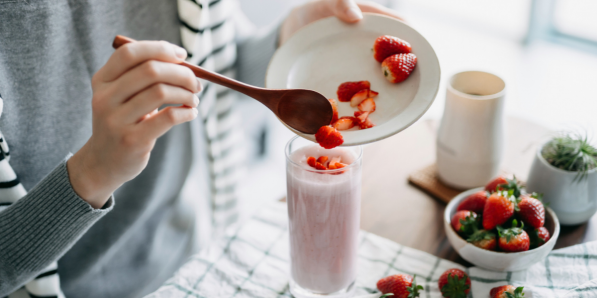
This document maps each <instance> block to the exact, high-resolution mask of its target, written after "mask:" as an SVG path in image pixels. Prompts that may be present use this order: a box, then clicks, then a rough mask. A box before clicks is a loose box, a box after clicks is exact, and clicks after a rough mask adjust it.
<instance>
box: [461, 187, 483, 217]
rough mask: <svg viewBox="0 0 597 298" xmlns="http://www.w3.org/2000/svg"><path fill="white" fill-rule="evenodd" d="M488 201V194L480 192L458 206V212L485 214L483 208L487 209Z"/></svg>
mask: <svg viewBox="0 0 597 298" xmlns="http://www.w3.org/2000/svg"><path fill="white" fill-rule="evenodd" d="M486 201H487V192H486V191H484V190H481V191H478V192H476V193H474V194H472V195H470V196H468V197H466V198H465V199H464V200H462V202H460V204H458V208H456V210H458V211H460V210H470V211H473V212H475V213H477V214H481V213H483V208H485V202H486Z"/></svg>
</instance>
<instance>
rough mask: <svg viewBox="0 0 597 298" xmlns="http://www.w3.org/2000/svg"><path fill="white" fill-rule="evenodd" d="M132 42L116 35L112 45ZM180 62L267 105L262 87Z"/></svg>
mask: <svg viewBox="0 0 597 298" xmlns="http://www.w3.org/2000/svg"><path fill="white" fill-rule="evenodd" d="M131 42H136V40H134V39H132V38H128V37H126V36H122V35H116V37H115V38H114V42H113V43H112V47H114V49H118V48H119V47H121V46H122V45H124V44H127V43H131ZM178 64H179V65H182V66H185V67H187V68H189V69H191V70H192V71H193V73H194V74H195V76H197V77H198V78H201V79H204V80H208V81H210V82H212V83H215V84H218V85H222V86H224V87H228V88H230V89H232V90H235V91H238V92H240V93H243V94H245V95H247V96H249V97H252V98H254V99H256V100H258V101H260V102H262V103H264V104H266V105H267V103H266V102H264V101H266V100H265V99H264V98H262V97H261V96H260V95H261V93H262V92H263V91H264V89H262V88H259V87H255V86H251V85H248V84H245V83H242V82H239V81H237V80H233V79H231V78H229V77H226V76H223V75H221V74H218V73H215V72H212V71H209V70H207V69H205V68H203V67H200V66H197V65H193V64H190V63H188V62H186V61H183V62H180V63H178Z"/></svg>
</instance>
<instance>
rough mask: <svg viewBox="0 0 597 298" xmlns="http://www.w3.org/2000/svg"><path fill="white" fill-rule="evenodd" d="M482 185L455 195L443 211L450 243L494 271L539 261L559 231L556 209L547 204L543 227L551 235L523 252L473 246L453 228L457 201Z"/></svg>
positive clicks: (479, 263) (481, 265) (511, 268)
mask: <svg viewBox="0 0 597 298" xmlns="http://www.w3.org/2000/svg"><path fill="white" fill-rule="evenodd" d="M483 189H484V188H483V187H479V188H474V189H471V190H467V191H465V192H463V193H461V194H459V195H458V196H456V197H455V198H454V199H452V201H450V203H449V204H448V206H446V210H445V211H444V229H445V230H446V235H447V236H448V240H449V241H450V244H452V247H453V248H454V249H455V250H456V251H457V252H458V254H459V255H460V256H461V257H462V258H463V259H465V260H467V261H469V262H470V263H472V264H474V265H475V266H478V267H481V268H485V269H489V270H493V271H518V270H524V269H527V268H529V267H530V266H532V265H533V264H535V263H537V262H540V261H542V260H543V259H545V257H546V256H547V255H548V254H549V252H551V250H552V249H553V247H554V246H555V244H556V240H557V239H558V236H559V235H560V222H559V221H558V217H557V216H556V214H555V212H553V210H551V208H549V207H545V227H546V228H547V230H548V231H549V234H550V235H551V238H550V239H549V240H548V241H547V242H545V243H544V244H543V245H541V246H539V247H537V248H534V249H530V250H527V251H522V252H508V253H507V252H497V251H490V250H486V249H482V248H479V247H476V246H474V245H472V244H470V243H468V242H467V241H466V239H463V238H462V237H460V235H458V234H457V233H456V231H454V229H453V228H452V225H451V224H450V221H451V219H452V216H453V215H454V213H456V208H457V207H458V204H459V203H460V201H462V200H463V199H464V198H466V197H468V196H470V195H471V194H473V193H475V192H478V191H480V190H483Z"/></svg>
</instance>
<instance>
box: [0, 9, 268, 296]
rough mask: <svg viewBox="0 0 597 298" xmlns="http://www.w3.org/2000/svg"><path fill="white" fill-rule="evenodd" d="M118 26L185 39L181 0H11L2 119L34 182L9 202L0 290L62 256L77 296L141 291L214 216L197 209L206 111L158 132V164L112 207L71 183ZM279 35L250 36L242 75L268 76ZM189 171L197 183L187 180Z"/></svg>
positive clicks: (0, 54) (3, 25) (67, 285)
mask: <svg viewBox="0 0 597 298" xmlns="http://www.w3.org/2000/svg"><path fill="white" fill-rule="evenodd" d="M180 1H183V0H180ZM180 1H178V3H180ZM212 1H213V0H212ZM116 34H123V35H127V36H131V37H133V38H135V39H152V40H158V39H161V40H167V41H170V42H172V43H175V44H180V23H179V19H178V15H177V2H176V1H173V0H111V1H97V0H96V1H93V0H53V1H25V0H0V94H2V98H3V99H4V113H3V114H2V118H0V129H1V130H2V132H3V133H4V136H5V137H6V140H8V142H9V144H10V146H11V160H10V163H11V165H12V167H13V169H14V170H15V172H16V174H17V175H18V177H19V178H20V180H21V182H22V184H23V186H24V187H25V188H26V189H27V190H28V191H29V192H28V194H27V195H26V196H25V197H23V198H22V199H21V200H19V201H18V202H17V203H16V204H14V205H13V206H11V207H10V208H8V209H6V210H4V211H3V212H1V213H0V297H2V296H4V295H7V294H9V293H11V292H12V291H14V290H15V289H16V288H18V287H20V286H21V285H23V284H24V283H25V282H27V281H28V280H29V279H31V278H32V277H34V276H35V275H36V273H37V272H39V270H41V269H43V268H44V267H45V266H46V265H48V264H49V263H50V262H52V261H55V260H59V262H58V265H59V266H58V271H59V274H60V278H61V287H62V289H63V291H64V293H65V295H66V297H89V298H94V297H103V298H106V297H119V298H126V297H140V296H142V295H144V294H147V293H148V292H150V291H151V290H153V289H156V288H157V287H158V286H159V285H160V284H161V283H162V282H163V281H164V280H165V279H166V278H167V277H169V276H170V275H171V274H172V273H173V272H174V270H176V268H177V267H178V266H180V265H181V263H182V262H183V261H184V260H185V258H186V257H188V255H189V254H190V253H191V252H192V251H193V249H195V248H196V246H194V244H195V243H196V241H195V240H196V236H197V234H198V233H199V231H200V230H202V227H201V226H202V225H208V224H210V221H209V220H205V219H203V220H202V218H201V216H200V217H197V216H196V215H197V212H199V213H200V214H205V215H206V216H208V214H209V210H208V209H209V208H210V203H209V202H210V200H209V196H210V190H209V182H210V174H209V172H208V169H209V167H210V159H209V157H208V155H207V151H208V149H207V148H206V144H205V142H206V141H205V139H206V137H205V135H203V131H204V130H203V121H201V119H197V120H196V121H193V122H192V123H188V124H184V125H179V126H177V127H175V128H173V129H172V130H171V131H170V132H168V133H167V134H166V135H164V136H163V137H161V138H160V139H158V141H157V143H156V145H155V149H154V150H153V151H152V155H151V159H150V161H149V164H148V165H147V168H146V169H145V170H144V171H143V172H142V173H141V174H140V175H139V176H138V177H136V178H135V179H133V180H132V181H130V182H128V183H126V184H125V185H123V186H122V187H121V188H120V189H118V190H117V191H116V192H115V194H114V198H115V199H114V198H112V199H110V201H109V202H108V204H106V206H104V208H103V209H101V210H94V209H93V208H91V207H90V206H89V205H88V204H87V203H85V202H84V201H83V200H82V199H81V198H79V197H78V196H77V195H76V194H75V193H74V191H73V189H72V187H71V185H70V182H69V178H68V173H67V171H66V166H65V156H68V154H69V152H76V151H77V150H78V149H79V148H80V147H81V146H82V145H83V144H84V143H85V142H86V141H87V139H88V138H89V136H90V134H91V104H90V102H91V85H90V79H91V76H92V75H93V74H94V73H95V72H96V71H97V70H98V69H99V68H100V67H101V66H102V65H103V64H104V63H105V62H106V61H107V59H108V57H109V56H110V55H111V54H112V52H113V50H112V49H111V46H110V45H111V42H112V39H113V38H114V36H115V35H116ZM275 43H276V32H275V31H272V32H271V34H266V35H261V36H259V37H255V38H252V39H248V40H246V41H244V42H243V43H241V44H239V45H238V46H237V51H238V61H237V63H236V65H237V67H238V75H239V79H241V80H244V81H247V82H249V83H252V84H260V83H261V84H262V80H263V77H264V76H265V73H264V71H265V68H266V65H267V61H269V59H270V57H271V55H272V54H273V52H274V50H275V46H276V45H275ZM105 149H106V150H110V148H105ZM191 169H195V170H193V171H192V170H191ZM185 182H186V185H189V184H191V187H190V189H192V191H186V192H184V191H182V189H183V186H184V185H185ZM197 210H198V211H197Z"/></svg>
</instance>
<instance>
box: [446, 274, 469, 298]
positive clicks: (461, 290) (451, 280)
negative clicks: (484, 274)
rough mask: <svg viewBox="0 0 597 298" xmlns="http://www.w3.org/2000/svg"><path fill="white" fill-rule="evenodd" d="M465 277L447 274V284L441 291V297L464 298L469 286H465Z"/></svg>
mask: <svg viewBox="0 0 597 298" xmlns="http://www.w3.org/2000/svg"><path fill="white" fill-rule="evenodd" d="M466 279H467V277H466V276H463V277H462V278H459V277H458V275H456V274H452V273H449V274H448V283H447V284H446V285H445V286H444V287H443V288H442V289H441V291H442V296H444V297H450V298H466V296H467V295H466V293H465V292H466V290H468V289H469V285H467V284H466Z"/></svg>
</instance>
